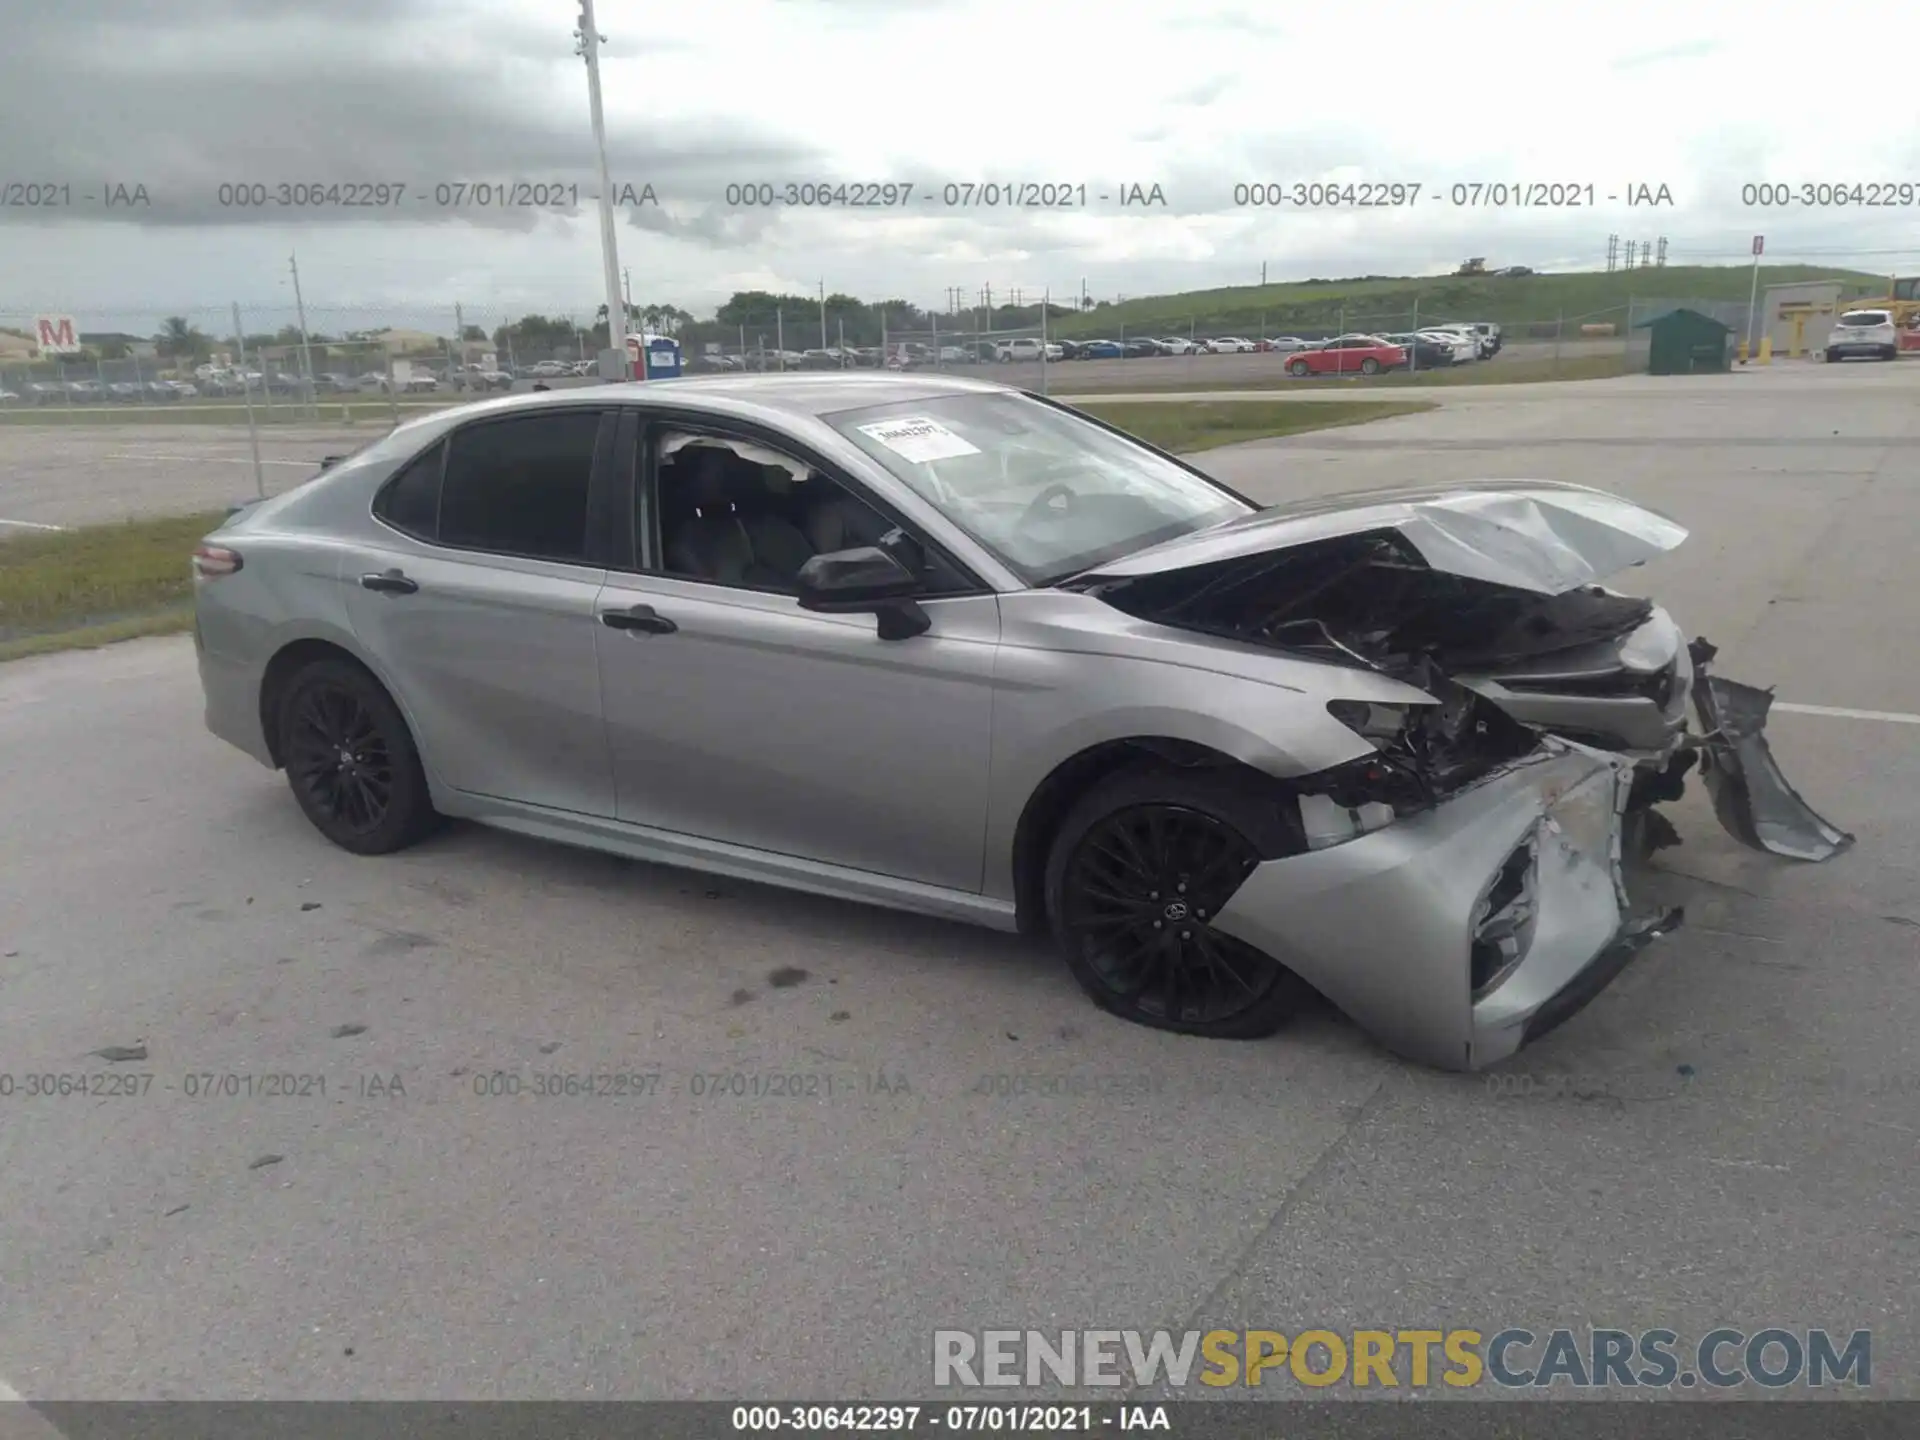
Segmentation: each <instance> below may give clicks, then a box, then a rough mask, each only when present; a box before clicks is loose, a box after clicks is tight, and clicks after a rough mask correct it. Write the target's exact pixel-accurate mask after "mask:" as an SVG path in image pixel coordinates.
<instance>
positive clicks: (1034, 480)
mask: <svg viewBox="0 0 1920 1440" xmlns="http://www.w3.org/2000/svg"><path fill="white" fill-rule="evenodd" d="M823 418H824V419H825V420H826V421H827V423H828V424H830V425H832V426H833V427H834V429H836V430H837V431H839V432H840V434H842V435H844V436H846V438H847V439H848V440H850V441H852V442H853V443H854V444H855V445H857V446H859V447H860V449H861V450H863V451H864V452H866V454H868V455H870V456H872V457H873V459H874V460H876V461H878V462H879V463H880V464H881V465H883V466H884V467H886V469H887V470H888V471H889V472H890V473H891V474H893V475H895V476H897V477H898V478H899V479H900V480H902V481H903V482H905V483H906V484H907V485H909V486H911V487H912V488H913V489H914V491H915V492H916V493H918V494H919V495H920V496H921V497H923V498H924V499H925V500H927V501H928V502H929V503H930V504H932V505H934V506H936V507H938V508H939V510H940V511H941V513H943V514H944V515H946V516H947V517H948V518H949V519H951V520H952V521H953V523H954V524H955V525H958V526H959V527H960V528H961V529H962V530H964V531H966V533H967V534H968V535H970V536H972V537H973V538H974V539H975V540H976V541H978V542H979V543H980V544H981V545H983V546H984V547H986V548H987V549H988V550H989V551H991V552H992V553H993V554H994V556H995V557H996V558H998V559H999V560H1000V561H1001V563H1002V564H1004V565H1006V567H1007V568H1008V569H1010V570H1012V571H1013V572H1014V573H1015V574H1016V575H1018V576H1019V577H1020V578H1021V579H1022V580H1023V581H1024V582H1025V583H1027V584H1029V585H1032V586H1035V587H1041V586H1047V585H1052V584H1055V583H1057V582H1059V581H1061V580H1064V579H1066V578H1067V577H1068V576H1071V575H1075V574H1078V573H1080V572H1081V571H1083V570H1089V569H1092V568H1093V567H1095V566H1097V565H1101V564H1104V563H1106V562H1107V561H1109V560H1114V559H1117V558H1119V557H1120V556H1122V555H1130V554H1132V553H1133V552H1134V551H1136V550H1141V549H1145V548H1146V547H1147V546H1149V545H1157V544H1160V543H1161V542H1162V541H1165V540H1172V539H1175V538H1176V537H1178V536H1181V535H1189V534H1192V533H1193V532H1194V531H1196V530H1205V529H1210V528H1211V527H1213V526H1215V525H1220V524H1224V523H1226V522H1227V521H1229V520H1237V519H1239V518H1240V517H1242V516H1244V515H1250V514H1252V513H1253V507H1252V506H1250V505H1248V504H1246V503H1245V502H1244V501H1242V500H1239V499H1237V498H1235V497H1234V496H1232V495H1230V494H1228V493H1226V492H1225V491H1223V490H1221V489H1219V488H1218V487H1216V486H1214V485H1213V484H1211V483H1209V482H1208V481H1207V480H1206V479H1204V478H1203V477H1201V476H1200V475H1197V474H1195V473H1194V472H1193V471H1191V470H1188V469H1186V468H1184V467H1183V466H1180V465H1178V464H1175V463H1174V462H1173V461H1171V460H1168V459H1165V458H1163V457H1162V456H1160V455H1157V454H1155V453H1154V452H1153V451H1151V450H1148V449H1146V448H1145V447H1143V446H1142V445H1140V444H1139V443H1138V442H1136V441H1133V440H1130V439H1128V438H1126V437H1125V436H1122V435H1116V434H1114V433H1113V432H1112V431H1110V430H1106V429H1103V428H1102V427H1100V426H1098V425H1095V424H1093V423H1092V422H1090V421H1088V420H1086V419H1083V418H1081V417H1079V416H1077V415H1075V414H1073V413H1072V412H1071V411H1068V410H1063V409H1060V408H1058V407H1056V406H1053V405H1049V404H1046V403H1044V402H1042V401H1039V400H1035V399H1032V398H1030V397H1028V396H1025V395H1020V394H1016V393H1012V392H995V393H987V394H973V395H954V396H946V397H941V398H937V399H932V400H917V401H912V402H909V403H905V404H897V405H884V406H873V407H871V408H868V409H863V410H849V411H843V412H840V413H838V414H834V415H828V416H824V417H823Z"/></svg>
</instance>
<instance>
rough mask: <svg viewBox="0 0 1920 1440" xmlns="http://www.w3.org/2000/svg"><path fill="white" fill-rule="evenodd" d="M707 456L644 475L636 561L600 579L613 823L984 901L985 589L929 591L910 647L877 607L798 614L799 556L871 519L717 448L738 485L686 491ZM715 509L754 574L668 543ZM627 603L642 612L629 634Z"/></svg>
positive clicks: (848, 539)
mask: <svg viewBox="0 0 1920 1440" xmlns="http://www.w3.org/2000/svg"><path fill="white" fill-rule="evenodd" d="M654 448H665V447H654ZM711 448H712V447H710V446H699V447H694V448H692V449H686V450H682V451H680V452H678V454H677V455H676V456H675V458H674V459H672V460H669V461H667V462H666V463H662V464H660V465H658V466H657V467H654V466H652V465H650V464H643V466H642V470H643V472H645V471H651V476H650V477H646V478H643V481H642V485H643V492H642V493H643V497H648V498H647V503H644V504H643V505H642V507H641V511H642V526H643V528H644V529H645V530H646V532H647V534H646V538H644V539H643V543H642V545H641V547H640V549H641V554H642V557H643V558H642V563H643V564H644V565H648V570H647V573H642V574H622V573H618V572H616V573H613V574H611V575H610V576H609V577H608V583H607V587H606V590H605V592H604V594H603V595H602V596H601V598H600V610H601V612H602V616H603V620H605V619H608V618H612V619H613V621H614V624H603V625H602V626H601V627H600V629H599V632H598V639H599V653H600V677H601V680H600V684H601V692H602V695H603V696H604V703H605V711H606V721H607V734H608V740H609V744H610V745H611V748H612V756H613V767H614V777H615V787H616V791H617V802H618V807H619V815H620V818H621V819H622V820H626V821H630V822H632V823H634V824H638V825H646V826H650V827H654V828H657V829H662V830H668V831H674V832H677V833H680V834H685V835H694V836H699V837H702V838H705V839H708V840H716V841H721V842H724V843H728V844H734V845H743V846H750V847H752V848H754V849H757V850H763V851H771V852H773V853H776V854H781V855H787V856H794V857H800V858H805V859H810V860H816V861H822V862H825V863H828V864H832V865H839V866H845V867H848V868H851V869H855V870H862V871H867V872H870V873H873V874H878V875H885V876H890V877H893V878H896V879H902V880H909V881H916V882H919V883H921V884H926V885H937V886H942V887H945V888H948V889H953V890H959V891H964V892H967V893H978V892H979V890H980V888H981V885H982V859H983V851H982V846H983V842H984V834H985V828H986V810H987V803H986V800H987V779H988V758H989V746H990V737H991V732H992V721H993V674H994V661H995V655H996V652H997V649H998V644H999V633H1000V610H999V601H998V598H997V597H996V596H994V595H992V594H990V593H985V594H982V593H975V594H950V595H948V596H946V597H945V598H928V599H925V600H924V601H923V602H922V603H923V604H924V607H925V609H926V611H927V613H928V615H929V616H930V617H931V619H932V621H933V625H932V629H931V630H930V631H928V632H927V633H926V634H924V635H919V636H915V637H913V638H912V639H907V640H882V639H881V638H880V637H879V634H878V627H877V624H876V621H875V618H874V617H873V616H872V615H821V614H816V613H813V612H810V611H806V610H802V609H801V608H800V605H799V601H798V600H797V599H796V598H795V590H796V587H795V586H794V584H793V583H792V571H793V569H794V568H795V567H796V565H797V563H798V562H799V561H802V560H804V558H805V557H806V556H807V555H808V554H811V553H817V552H818V551H819V550H821V549H828V548H841V547H843V546H847V545H854V544H859V543H861V542H862V540H863V539H867V538H870V535H861V534H858V533H855V532H858V531H859V530H860V529H861V528H862V525H861V524H860V523H848V522H847V520H846V514H845V512H843V511H838V510H836V508H835V507H836V506H840V505H844V504H847V503H851V504H852V505H853V506H855V507H856V509H857V510H858V511H859V512H860V513H861V514H864V515H867V516H872V515H873V514H874V512H873V511H872V510H871V509H870V508H867V507H865V506H864V504H863V503H862V502H860V501H858V500H855V499H853V498H852V496H851V492H850V491H849V490H847V489H846V488H844V487H843V486H842V485H841V484H839V483H838V482H837V481H836V480H834V479H832V478H829V477H827V476H826V475H825V474H824V473H822V472H821V471H819V470H817V469H814V468H813V467H811V466H810V465H809V464H808V463H806V462H801V461H795V462H794V463H793V464H792V465H791V466H790V467H788V468H786V469H785V470H783V469H782V468H781V467H780V466H776V465H755V464H751V463H748V462H746V461H743V460H739V458H738V457H736V456H731V455H729V457H728V461H729V462H730V463H731V464H732V465H733V474H734V480H733V481H732V482H724V481H723V482H720V483H721V484H723V485H724V484H726V483H731V484H732V485H733V486H734V488H733V489H732V490H730V491H726V492H724V495H723V492H722V491H720V490H713V491H710V492H703V493H702V494H701V495H698V496H696V495H694V494H692V493H691V487H692V486H694V485H695V484H696V483H699V484H703V485H705V484H708V483H710V482H711V478H712V477H711V471H709V472H708V479H707V480H705V481H699V482H696V481H695V479H694V478H693V477H694V475H695V472H696V469H697V467H698V465H699V464H700V463H703V462H702V460H700V459H699V458H697V456H698V452H699V451H701V450H706V451H708V452H709V453H708V454H707V455H706V456H705V457H704V463H708V464H709V465H710V464H711V462H713V460H714V459H715V457H714V456H713V455H712V454H711V453H710V452H711ZM766 454H767V452H766V451H765V450H764V449H763V450H761V451H758V452H756V459H757V460H764V459H765V458H766ZM756 471H757V472H758V476H757V477H756V474H755V472H756ZM763 480H764V484H765V486H766V490H765V493H760V488H761V484H762V481H763ZM696 500H699V501H701V502H702V503H703V504H704V507H705V509H706V511H707V513H706V514H705V515H704V516H703V515H701V514H700V513H699V509H700V507H699V506H697V505H695V503H694V502H695V501H696ZM830 515H831V519H832V522H833V523H832V525H831V526H830V527H829V526H827V525H824V524H823V523H821V522H822V521H823V519H825V518H827V517H829V516H830ZM655 517H657V518H655ZM718 517H724V520H725V522H726V525H727V527H728V528H729V530H731V529H732V528H734V527H736V526H737V528H738V530H739V532H740V533H741V535H742V536H746V535H749V534H750V535H751V536H752V537H753V540H752V542H751V545H752V548H753V550H754V552H755V555H754V558H753V560H752V564H751V568H746V569H743V568H742V567H743V566H745V565H746V564H747V559H746V554H745V551H744V550H743V551H741V552H740V553H739V554H736V555H735V556H734V558H733V559H732V560H731V561H730V562H729V563H728V565H727V567H726V568H724V569H723V568H721V567H720V566H719V565H718V564H717V563H714V564H711V565H710V564H709V562H708V561H707V560H705V559H703V558H702V557H703V556H704V555H706V554H707V553H708V551H709V550H710V549H711V548H712V547H706V546H702V545H699V544H690V543H685V541H684V540H683V539H682V538H677V536H676V532H689V533H692V534H693V535H694V538H696V539H697V538H698V532H699V531H700V529H701V527H702V526H707V527H708V530H709V532H710V531H711V522H712V521H713V520H715V519H716V518H718ZM877 528H879V529H884V528H886V523H885V522H880V523H879V525H878V527H877ZM802 537H806V538H802ZM722 538H723V539H730V538H731V536H730V535H727V536H723V537H722ZM746 543H747V542H745V541H744V540H743V542H742V544H743V545H744V544H746ZM696 569H703V570H706V571H707V573H702V574H696V573H693V572H694V571H695V570H696ZM675 571H677V572H678V573H673V572H675ZM935 588H939V587H937V586H936V587H935ZM959 588H965V587H964V586H962V587H959ZM635 606H645V607H648V611H647V612H642V615H643V618H644V624H641V625H639V626H637V627H636V626H635V625H634V623H633V621H632V618H631V617H632V613H633V610H634V607H635ZM622 617H627V618H622ZM615 625H618V626H620V627H621V628H615Z"/></svg>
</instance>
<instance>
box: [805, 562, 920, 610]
mask: <svg viewBox="0 0 1920 1440" xmlns="http://www.w3.org/2000/svg"><path fill="white" fill-rule="evenodd" d="M919 588H920V577H919V576H918V575H916V574H914V573H913V571H912V570H910V569H908V568H907V567H906V566H905V565H904V564H902V563H901V562H900V561H899V560H897V559H895V558H894V556H893V555H892V554H890V553H889V552H888V551H886V550H883V549H881V548H880V547H879V546H878V545H861V546H857V547H855V548H854V549H851V550H830V551H828V552H827V553H826V554H824V555H816V556H814V557H813V558H812V559H811V560H809V561H807V563H806V564H805V565H802V566H801V567H800V608H801V609H803V610H818V611H821V612H823V613H829V614H833V613H839V614H846V613H849V612H857V611H861V610H871V609H873V608H874V607H875V606H876V605H877V604H879V603H880V602H882V601H886V600H899V599H904V598H905V597H906V596H909V595H911V594H913V592H914V591H915V590H918V589H919Z"/></svg>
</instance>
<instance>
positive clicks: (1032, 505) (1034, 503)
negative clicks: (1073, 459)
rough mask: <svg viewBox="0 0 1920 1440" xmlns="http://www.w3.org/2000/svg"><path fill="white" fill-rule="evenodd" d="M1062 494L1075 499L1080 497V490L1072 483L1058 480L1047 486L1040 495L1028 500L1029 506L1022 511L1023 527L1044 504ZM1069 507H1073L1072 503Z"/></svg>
mask: <svg viewBox="0 0 1920 1440" xmlns="http://www.w3.org/2000/svg"><path fill="white" fill-rule="evenodd" d="M1062 495H1064V496H1066V498H1067V499H1068V500H1069V501H1074V500H1077V499H1078V498H1079V494H1078V492H1077V491H1075V490H1074V488H1073V487H1072V486H1071V485H1064V484H1061V483H1059V482H1058V481H1056V482H1055V483H1054V484H1052V485H1049V486H1047V488H1046V489H1044V490H1042V491H1041V492H1040V493H1039V494H1038V495H1036V496H1034V497H1033V499H1032V500H1031V501H1029V502H1028V504H1027V508H1026V509H1025V510H1022V511H1021V512H1020V524H1021V526H1022V528H1024V527H1025V526H1027V525H1029V524H1031V523H1032V522H1033V521H1034V519H1035V518H1036V517H1037V516H1038V515H1039V513H1040V510H1041V508H1042V507H1043V506H1046V505H1049V504H1051V503H1052V502H1053V501H1054V500H1055V499H1056V498H1057V497H1059V496H1062ZM1069 508H1071V505H1069Z"/></svg>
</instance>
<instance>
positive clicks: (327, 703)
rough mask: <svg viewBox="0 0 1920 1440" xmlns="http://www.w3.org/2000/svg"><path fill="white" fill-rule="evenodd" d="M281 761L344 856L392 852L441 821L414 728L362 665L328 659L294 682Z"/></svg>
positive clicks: (285, 707)
mask: <svg viewBox="0 0 1920 1440" xmlns="http://www.w3.org/2000/svg"><path fill="white" fill-rule="evenodd" d="M280 758H281V761H282V763H283V764H284V766H285V768H286V772H287V783H288V785H289V786H290V787H291V788H292V790H293V794H294V798H295V799H296V800H297V801H298V802H299V804H300V808H301V810H303V811H304V812H305V813H306V816H307V819H308V820H310V821H312V822H313V826H314V828H315V829H317V830H318V831H319V832H320V833H321V834H322V835H325V836H326V837H327V839H329V840H331V841H332V842H333V843H334V844H336V845H338V846H340V847H341V848H342V849H343V850H350V851H352V852H353V853H355V854H357V855H383V854H387V853H388V852H390V851H394V850H398V849H401V848H403V847H404V846H407V845H410V844H412V843H413V842H414V841H416V840H418V839H420V838H421V837H422V836H423V835H425V834H426V833H427V831H428V830H429V829H431V828H432V826H433V823H434V822H435V821H436V820H437V819H438V816H436V815H435V813H434V811H433V806H432V803H431V800H430V798H429V794H428V790H427V782H426V774H425V772H424V771H423V770H422V769H421V765H420V758H419V755H418V753H417V752H416V751H415V749H414V745H413V739H412V737H411V736H410V735H409V734H408V733H407V726H406V722H405V721H404V720H403V719H402V718H401V715H400V711H399V709H398V707H396V706H395V705H394V703H393V701H392V699H391V698H390V697H389V696H388V695H387V693H386V691H385V690H383V689H381V687H380V685H379V683H378V682H377V681H375V680H374V679H373V677H372V676H371V675H369V674H367V673H366V672H365V671H364V670H362V669H360V668H359V667H358V666H356V665H353V664H350V663H348V662H345V661H340V660H322V661H318V662H316V663H314V664H312V665H310V666H308V667H307V668H306V669H304V670H302V671H301V672H300V673H299V674H298V675H296V676H295V677H294V679H293V681H292V683H291V684H290V685H289V686H288V688H287V692H286V695H285V698H284V700H283V703H282V708H281V730H280Z"/></svg>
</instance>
